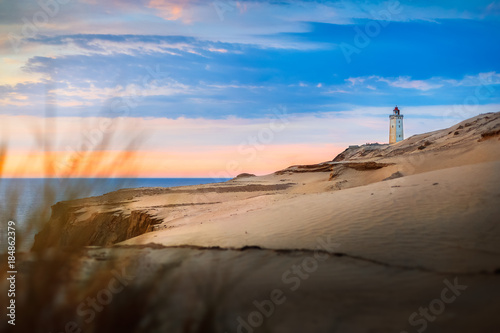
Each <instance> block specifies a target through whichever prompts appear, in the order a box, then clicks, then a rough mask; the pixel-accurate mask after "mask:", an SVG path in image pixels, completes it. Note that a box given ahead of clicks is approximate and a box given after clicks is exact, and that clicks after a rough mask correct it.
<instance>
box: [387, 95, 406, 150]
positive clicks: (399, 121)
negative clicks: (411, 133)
mask: <svg viewBox="0 0 500 333" xmlns="http://www.w3.org/2000/svg"><path fill="white" fill-rule="evenodd" d="M389 119H390V126H391V127H390V128H389V144H391V143H396V142H399V141H401V140H403V139H404V137H403V115H402V114H400V112H399V109H398V106H397V105H396V107H395V108H394V110H393V111H392V114H391V115H390V116H389Z"/></svg>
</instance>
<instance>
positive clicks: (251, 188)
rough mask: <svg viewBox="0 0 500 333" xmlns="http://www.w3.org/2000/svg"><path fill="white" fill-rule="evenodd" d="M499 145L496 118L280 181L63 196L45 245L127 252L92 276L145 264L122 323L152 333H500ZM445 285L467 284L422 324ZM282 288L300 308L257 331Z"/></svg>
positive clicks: (288, 306)
mask: <svg viewBox="0 0 500 333" xmlns="http://www.w3.org/2000/svg"><path fill="white" fill-rule="evenodd" d="M499 137H500V113H494V114H486V115H480V116H477V117H474V118H472V119H468V120H466V121H464V122H462V123H460V124H457V125H455V126H453V127H451V128H449V129H445V130H441V131H435V132H432V133H425V134H421V135H416V136H413V137H411V138H409V139H407V140H404V141H402V142H400V143H397V144H394V145H390V146H389V145H368V146H361V147H353V148H349V149H347V150H346V151H345V152H343V153H342V154H340V155H339V156H337V157H336V158H335V159H334V160H333V161H328V162H324V163H320V164H317V165H309V166H292V167H290V168H287V169H285V170H281V171H279V172H276V173H274V174H271V175H266V176H261V177H239V178H237V179H234V180H232V181H229V182H226V183H221V184H208V185H200V186H188V187H178V188H171V189H163V188H142V189H127V190H120V191H117V192H113V193H110V194H107V195H104V196H100V197H95V198H87V199H81V200H75V201H71V202H64V203H59V204H58V205H56V206H55V207H54V209H53V216H52V218H51V221H50V222H49V224H48V226H47V227H46V228H45V229H44V230H43V231H42V232H41V233H40V234H39V235H38V236H37V239H36V241H35V249H40V248H44V247H50V246H56V247H57V246H68V245H73V246H74V245H112V244H115V243H118V244H116V245H117V246H113V247H107V248H95V249H94V248H93V249H90V250H88V251H89V258H90V259H88V258H85V259H84V261H85V267H88V268H89V269H90V268H92V267H94V268H95V267H100V266H99V265H102V264H103V257H107V256H111V255H113V256H116V257H118V258H124V259H123V261H124V262H128V261H129V260H130V258H134V259H136V261H135V262H137V264H136V265H135V270H136V272H137V273H136V282H135V283H136V284H135V285H134V287H133V288H132V287H131V291H130V294H129V293H128V292H127V291H125V292H124V293H123V294H120V295H119V296H120V297H123V298H121V299H120V301H116V302H113V303H112V306H110V307H109V309H110V310H109V311H111V312H109V313H107V312H103V318H115V317H113V316H116V314H115V313H114V312H112V311H116V312H117V313H119V315H120V319H115V321H113V320H112V321H111V324H112V325H113V327H115V326H116V325H117V324H120V323H122V319H121V318H122V316H123V311H124V310H121V308H120V306H122V305H124V306H125V305H130V306H133V305H134V304H140V306H139V305H138V306H133V311H132V312H130V313H129V314H128V313H127V314H125V316H127V317H129V316H130V318H131V319H130V320H132V321H131V322H134V323H135V322H140V323H142V324H144V325H147V323H149V325H150V326H144V327H142V326H141V328H140V330H138V331H141V332H142V331H147V332H187V331H194V330H193V329H191V330H190V329H187V328H186V327H191V328H193V327H197V325H199V327H202V329H201V330H200V331H203V332H247V333H248V332H284V333H285V332H286V333H289V332H325V333H326V332H353V333H357V332H417V331H420V332H422V331H423V330H425V332H429V333H431V332H439V333H443V332H450V333H456V332H497V331H498V329H499V327H500V317H498V315H497V314H498V310H499V309H500V302H499V300H500V288H499V286H500V283H499V277H500V224H499V221H500V220H499V216H500V205H499V202H500V172H499V171H500V140H499ZM394 174H397V175H399V176H400V177H399V178H394V179H391V180H385V181H384V179H386V178H388V177H390V176H391V175H394ZM401 176H402V177H401ZM137 235H138V236H137ZM134 236H137V237H134ZM103 253H104V256H103ZM104 261H105V260H104ZM297 267H299V268H300V269H301V272H300V273H299V272H298V271H292V269H298V268H297ZM306 272H308V273H307V274H305V273H306ZM444 281H448V282H450V281H451V282H453V281H457V283H458V284H460V285H463V286H466V287H464V288H465V290H462V292H461V293H459V294H457V295H456V296H457V297H456V298H454V300H453V301H452V302H450V303H446V305H445V308H443V309H442V311H441V310H440V311H438V312H439V314H437V315H436V316H432V320H431V319H428V320H426V321H425V320H424V321H423V319H422V318H423V317H422V315H421V314H419V315H417V316H416V317H414V320H413V321H412V320H411V318H412V317H411V316H412V315H413V314H415V313H416V312H418V311H420V310H419V309H422V308H426V307H430V304H433V303H432V302H434V304H436V303H435V302H436V301H435V300H439V299H441V298H442V295H443V290H446V288H448V287H447V285H446V283H445V282H444ZM297 283H298V284H297ZM295 287H296V288H295ZM276 289H279V290H280V291H282V292H283V296H284V297H285V298H286V301H284V302H283V303H282V304H279V305H277V306H276V307H275V309H274V312H273V313H272V314H271V315H269V316H266V318H265V320H263V321H262V323H261V324H260V325H257V326H255V327H253V328H252V327H250V329H244V328H242V326H241V321H240V318H241V319H242V320H244V321H246V322H247V323H248V320H249V318H250V317H251V315H252V313H255V311H260V310H258V309H257V307H256V305H255V302H263V301H265V300H269V299H270V297H271V292H272V291H273V290H276ZM443 304H444V303H443ZM105 311H107V310H105ZM261 315H262V312H261ZM207 318H208V319H207ZM415 320H418V322H416V321H415ZM145 323H146V324H145ZM142 324H141V325H142ZM424 324H425V327H424ZM127 328H129V327H127ZM254 328H255V329H254Z"/></svg>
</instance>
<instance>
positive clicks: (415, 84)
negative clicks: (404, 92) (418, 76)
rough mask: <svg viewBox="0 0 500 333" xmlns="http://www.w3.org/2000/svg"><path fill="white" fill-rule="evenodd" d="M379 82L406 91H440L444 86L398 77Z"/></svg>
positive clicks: (383, 79) (379, 79)
mask: <svg viewBox="0 0 500 333" xmlns="http://www.w3.org/2000/svg"><path fill="white" fill-rule="evenodd" d="M378 81H381V82H385V83H387V84H388V85H390V86H392V87H396V88H404V89H417V90H422V91H427V90H431V89H438V88H441V87H442V86H443V84H438V83H432V82H430V81H425V80H412V79H411V78H410V77H408V76H406V77H398V78H395V79H392V78H381V77H379V78H378Z"/></svg>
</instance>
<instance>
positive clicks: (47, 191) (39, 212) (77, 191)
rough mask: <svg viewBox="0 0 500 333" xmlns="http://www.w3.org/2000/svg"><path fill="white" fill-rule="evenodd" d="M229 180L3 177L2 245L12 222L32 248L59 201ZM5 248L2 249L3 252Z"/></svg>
mask: <svg viewBox="0 0 500 333" xmlns="http://www.w3.org/2000/svg"><path fill="white" fill-rule="evenodd" d="M227 180H229V178H2V179H0V244H6V242H4V241H6V240H7V234H6V231H7V224H8V222H9V221H13V222H14V223H15V229H16V233H18V234H19V233H21V234H22V236H24V237H18V238H22V239H23V243H22V244H17V245H18V247H19V248H21V249H23V250H26V249H27V248H29V247H30V246H31V244H32V240H33V236H34V234H35V233H36V232H37V231H38V230H37V229H38V228H39V226H41V225H43V223H44V222H45V221H47V220H48V218H49V217H50V212H51V210H50V207H51V206H52V205H54V204H55V203H57V202H59V201H65V200H72V199H78V198H86V197H91V196H99V195H102V194H105V193H109V192H113V191H116V190H119V189H125V188H140V187H176V186H186V185H201V184H209V183H218V182H224V181H227ZM33 221H35V223H33ZM33 225H34V227H33ZM30 226H31V227H33V228H30ZM11 230H12V229H11ZM4 250H5V249H3V248H0V253H2V252H5V251H4Z"/></svg>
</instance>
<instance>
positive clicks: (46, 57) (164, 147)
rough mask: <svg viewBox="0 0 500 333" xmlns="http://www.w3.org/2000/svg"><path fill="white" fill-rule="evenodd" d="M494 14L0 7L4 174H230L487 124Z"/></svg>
mask: <svg viewBox="0 0 500 333" xmlns="http://www.w3.org/2000/svg"><path fill="white" fill-rule="evenodd" d="M499 32H500V1H498V0H488V1H480V0H479V1H460V0H458V1H448V0H446V1H425V0H423V1H416V0H415V1H385V2H380V1H232V0H216V1H211V0H209V1H192V0H174V1H167V0H139V1H137V0H134V1H133V0H123V1H118V0H109V1H97V0H40V1H35V0H18V1H7V0H0V142H3V146H4V147H5V151H6V153H5V154H4V158H3V163H0V164H2V168H0V169H3V170H0V171H1V172H3V176H4V177H43V176H47V177H82V176H84V177H233V176H235V175H237V174H239V173H241V172H250V173H255V174H266V173H271V172H273V171H276V170H279V169H283V168H286V167H287V166H289V165H294V164H308V163H319V162H323V161H327V160H331V159H333V158H334V157H335V156H336V154H338V153H340V152H341V151H342V150H344V149H345V148H346V147H347V146H349V145H353V144H364V143H368V142H380V143H387V142H388V131H389V119H388V115H389V114H390V113H391V112H392V109H393V108H394V106H395V105H398V107H399V108H400V109H401V111H402V114H403V115H404V116H405V118H404V126H405V137H409V136H411V135H414V134H418V133H423V132H428V131H432V130H437V129H441V128H445V127H448V126H451V125H453V124H455V123H457V122H459V121H461V120H464V119H466V118H469V117H472V116H475V115H477V114H480V113H484V112H496V111H500V93H499V91H500V61H499V60H498V59H499V54H500V33H499Z"/></svg>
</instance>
